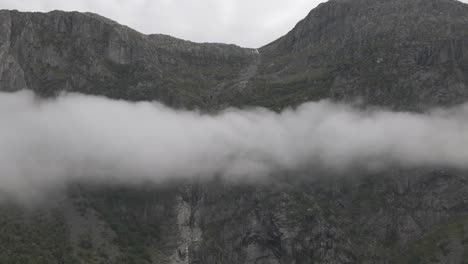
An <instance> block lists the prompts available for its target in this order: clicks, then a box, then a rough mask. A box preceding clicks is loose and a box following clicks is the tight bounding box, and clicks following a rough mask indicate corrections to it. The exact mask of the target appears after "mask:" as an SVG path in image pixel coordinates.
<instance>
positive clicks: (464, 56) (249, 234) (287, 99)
mask: <svg viewBox="0 0 468 264" xmlns="http://www.w3.org/2000/svg"><path fill="white" fill-rule="evenodd" d="M0 84H1V85H0V90H6V91H14V90H18V89H23V88H27V89H32V90H34V91H36V92H37V93H39V94H42V95H44V96H51V95H54V94H56V93H57V92H60V91H64V90H65V91H74V92H82V93H88V94H99V95H104V96H108V97H113V98H123V99H126V100H160V101H162V102H164V103H166V104H168V105H170V106H173V107H186V108H202V109H205V110H216V109H219V108H222V107H224V106H231V105H233V106H244V105H260V106H267V107H270V108H273V109H275V110H276V109H280V108H283V107H286V106H291V105H296V104H299V103H301V102H304V101H308V100H316V99H322V98H334V99H337V100H351V99H354V98H356V97H360V98H363V99H365V100H366V101H367V102H368V103H370V104H377V105H382V106H386V107H391V108H394V109H405V110H421V109H424V108H426V107H428V106H434V105H453V104H457V103H460V102H462V101H466V100H467V99H468V87H467V85H468V7H467V6H466V5H465V4H462V3H460V2H457V1H452V0H332V1H329V2H327V3H324V4H322V5H320V6H319V7H317V8H316V9H314V10H312V11H311V13H310V14H309V15H308V16H307V17H306V18H305V19H304V20H302V21H301V22H300V23H299V24H298V25H297V26H296V27H295V28H294V29H293V30H292V31H291V32H289V33H288V34H287V35H285V36H284V37H282V38H280V39H278V40H277V41H275V42H273V43H271V44H269V45H267V46H265V47H262V48H260V49H259V50H258V51H256V50H252V49H243V48H240V47H236V46H233V45H224V44H198V43H192V42H189V41H184V40H180V39H176V38H173V37H170V36H166V35H143V34H140V33H138V32H136V31H134V30H132V29H129V28H127V27H124V26H121V25H119V24H117V23H116V22H113V21H110V20H108V19H106V18H103V17H100V16H98V15H95V14H82V13H66V12H60V11H54V12H51V13H47V14H42V13H20V12H17V11H6V10H4V11H0ZM354 174H356V175H354ZM467 177H468V175H467V173H466V172H463V171H453V170H448V169H433V168H420V169H415V170H401V169H399V168H393V169H392V170H388V171H385V172H381V173H378V174H369V173H361V174H359V173H353V175H342V176H340V177H338V176H336V175H334V176H333V177H331V176H330V175H326V174H324V173H323V172H318V171H309V172H307V173H302V174H301V175H296V174H295V175H287V174H279V175H275V176H272V177H271V179H270V180H269V181H267V182H262V183H238V182H224V181H223V180H221V179H217V178H214V179H212V180H204V181H202V180H197V179H193V180H192V181H191V182H183V183H168V184H165V185H158V186H149V185H148V186H140V187H132V188H130V187H115V186H114V187H108V186H88V185H83V184H81V185H78V184H77V185H72V186H70V187H69V189H68V190H67V194H66V195H64V196H59V197H60V198H58V199H57V198H56V197H54V199H50V200H51V201H53V202H51V203H46V204H45V205H41V206H37V207H35V208H28V209H22V208H19V207H17V206H16V205H10V206H7V205H2V207H1V208H0V223H1V225H2V226H3V227H4V228H3V229H2V232H0V263H139V264H140V263H171V264H172V263H192V264H195V263H198V264H201V263H203V264H210V263H226V264H228V263H239V264H240V263H242V264H244V263H246V264H250V263H251V264H253V263H265V264H266V263H288V264H289V263H291V264H299V263H304V264H306V263H395V264H396V263H463V261H466V260H467V255H466V252H468V244H467V243H466V242H467V241H468V235H467V234H468V233H467V230H468V218H467V216H468V200H467V198H466V197H468V182H467V180H466V179H467Z"/></svg>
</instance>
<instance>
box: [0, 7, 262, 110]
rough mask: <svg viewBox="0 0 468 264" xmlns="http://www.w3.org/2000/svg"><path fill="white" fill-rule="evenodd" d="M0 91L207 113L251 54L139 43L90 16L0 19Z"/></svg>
mask: <svg viewBox="0 0 468 264" xmlns="http://www.w3.org/2000/svg"><path fill="white" fill-rule="evenodd" d="M0 17H1V21H2V29H1V32H0V35H1V38H2V39H4V40H5V41H2V53H1V54H2V56H4V57H5V58H6V60H2V68H0V69H2V71H1V72H2V74H3V76H4V77H3V78H2V81H3V83H4V85H2V88H1V89H2V90H17V89H22V88H28V89H32V90H34V91H36V92H38V93H40V94H43V95H53V94H56V93H57V92H59V91H62V90H66V91H76V92H83V93H90V94H101V95H106V96H108V97H113V98H123V99H127V100H160V101H163V102H165V103H167V104H169V105H172V106H176V107H187V108H191V107H195V106H197V107H201V108H209V107H213V105H214V103H213V97H214V96H213V94H215V93H216V91H217V90H222V89H227V90H229V89H230V87H231V86H232V85H233V84H231V83H229V82H233V81H235V80H237V79H238V78H240V77H241V76H240V75H241V70H242V69H244V68H246V67H248V66H249V65H250V64H252V63H254V62H255V57H256V54H255V52H254V50H251V49H243V48H240V47H237V46H234V45H225V44H197V43H192V42H188V41H183V40H179V39H175V38H172V37H169V36H163V35H149V36H146V35H143V34H140V33H138V32H136V31H134V30H132V29H130V28H127V27H125V26H122V25H119V24H117V23H116V22H113V21H111V20H108V19H106V18H103V17H100V16H98V15H95V14H88V13H85V14H82V13H77V12H72V13H66V12H61V11H54V12H50V13H47V14H43V13H20V12H16V11H6V10H4V11H2V12H1V13H0Z"/></svg>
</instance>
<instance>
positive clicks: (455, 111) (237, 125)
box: [0, 91, 468, 194]
mask: <svg viewBox="0 0 468 264" xmlns="http://www.w3.org/2000/svg"><path fill="white" fill-rule="evenodd" d="M0 124H1V129H0V193H1V194H8V193H29V192H31V191H33V192H40V191H43V190H46V189H47V188H49V187H50V186H57V185H63V184H65V183H67V182H70V181H89V182H94V181H97V182H101V181H109V182H122V183H139V182H145V181H156V182H157V181H161V180H163V179H172V178H184V177H193V176H197V177H203V176H205V175H207V176H212V175H222V176H223V177H226V178H233V177H253V178H255V177H262V176H265V175H268V174H270V173H274V172H276V171H281V170H295V169H305V168H308V167H313V166H317V167H320V168H322V169H329V170H333V171H335V172H338V173H339V172H341V171H347V170H350V169H353V168H356V167H359V168H369V169H378V168H384V167H385V166H403V167H418V166H447V167H454V168H457V169H468V104H465V105H461V106H458V107H454V108H450V109H435V110H433V111H430V112H427V113H423V114H416V113H403V112H389V111H384V110H363V109H359V108H356V107H353V106H350V105H344V104H336V103H332V102H329V101H321V102H315V103H306V104H303V105H301V106H300V107H298V108H297V109H294V110H293V109H289V110H285V111H283V112H281V113H275V112H272V111H269V110H266V109H250V110H237V109H229V110H226V111H223V112H221V113H218V114H216V115H207V114H200V113H198V112H190V111H176V110H173V109H170V108H168V107H165V106H163V105H161V104H159V103H148V102H144V103H130V102H125V101H116V100H110V99H107V98H103V97H94V96H85V95H79V94H68V95H62V96H59V97H58V98H56V99H51V100H39V99H36V98H35V97H34V95H33V94H32V93H31V92H26V91H21V92H17V93H0Z"/></svg>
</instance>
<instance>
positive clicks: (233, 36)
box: [0, 0, 324, 48]
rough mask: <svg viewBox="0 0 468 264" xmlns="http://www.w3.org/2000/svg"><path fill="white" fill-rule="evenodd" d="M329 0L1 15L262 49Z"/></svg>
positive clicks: (126, 4)
mask: <svg viewBox="0 0 468 264" xmlns="http://www.w3.org/2000/svg"><path fill="white" fill-rule="evenodd" d="M320 2H324V0H287V1H285V0H70V1H68V0H0V9H18V10H21V11H51V10H55V9H60V10H76V11H89V12H94V13H98V14H100V15H103V16H106V17H108V18H111V19H113V20H116V21H117V22H119V23H121V24H125V25H128V26H130V27H132V28H134V29H136V30H138V31H140V32H143V33H147V34H149V33H164V34H169V35H172V36H175V37H179V38H183V39H188V40H192V41H196V42H224V43H234V44H237V45H240V46H244V47H252V48H257V47H260V46H262V45H265V44H267V43H269V42H271V41H273V40H275V39H276V38H278V37H280V36H282V35H284V34H285V33H287V32H288V31H289V30H290V29H292V27H293V26H294V25H295V24H296V23H297V22H298V21H299V20H300V19H302V18H304V17H305V16H306V15H307V14H308V13H309V11H310V10H311V9H312V8H314V7H315V6H317V5H318V4H319V3H320Z"/></svg>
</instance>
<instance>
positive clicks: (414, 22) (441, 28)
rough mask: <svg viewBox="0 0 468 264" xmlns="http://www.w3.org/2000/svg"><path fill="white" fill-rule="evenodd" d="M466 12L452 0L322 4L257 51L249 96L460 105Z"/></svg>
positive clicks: (413, 106)
mask: <svg viewBox="0 0 468 264" xmlns="http://www.w3.org/2000/svg"><path fill="white" fill-rule="evenodd" d="M467 13H468V6H467V5H466V4H462V3H460V2H458V1H455V0H434V1H432V0H406V1H403V0H402V1H398V0H392V1H383V0H367V1H366V0H349V1H345V0H343V1H338V0H336V1H329V2H327V3H324V4H321V5H319V6H318V7H317V8H316V9H314V10H312V11H311V12H310V14H309V15H308V16H307V17H306V18H305V19H304V20H302V21H301V22H299V23H298V24H297V26H296V27H295V28H294V29H293V30H292V31H291V32H289V33H288V34H287V35H285V36H284V37H282V38H280V39H278V40H277V41H275V42H273V43H271V44H269V45H267V46H265V47H263V48H261V49H260V52H261V53H262V54H263V58H264V59H263V63H262V66H261V67H260V72H261V74H260V76H259V79H258V80H257V83H256V84H255V85H256V86H255V88H253V89H257V90H259V91H258V92H256V93H254V94H257V93H258V94H259V96H260V97H261V98H262V99H263V98H265V97H267V98H270V96H271V97H274V96H277V97H280V95H283V97H288V98H290V101H284V100H285V99H278V100H280V101H279V103H280V104H281V103H300V102H302V101H303V100H304V99H305V98H310V99H317V98H323V97H327V98H328V97H330V98H335V99H339V100H343V99H345V100H346V99H353V98H356V97H360V98H362V99H364V100H366V101H367V102H368V103H371V104H376V105H385V106H388V107H393V108H398V109H406V110H420V109H424V108H427V107H429V106H434V105H451V104H456V103H460V102H463V101H465V100H466V99H467V98H468V93H467V91H468V90H467V77H466V74H465V73H466V71H467V69H468V67H467V66H468V39H467V36H468V27H467V25H468V21H467V19H466V14H467ZM260 89H261V90H260ZM262 91H265V92H264V94H263V93H262ZM266 91H269V92H266ZM271 91H273V92H275V93H274V94H272V93H271ZM293 94H295V95H296V96H292V95H293ZM304 97H305V98H304ZM266 100H267V99H266ZM281 100H283V101H281Z"/></svg>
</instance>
